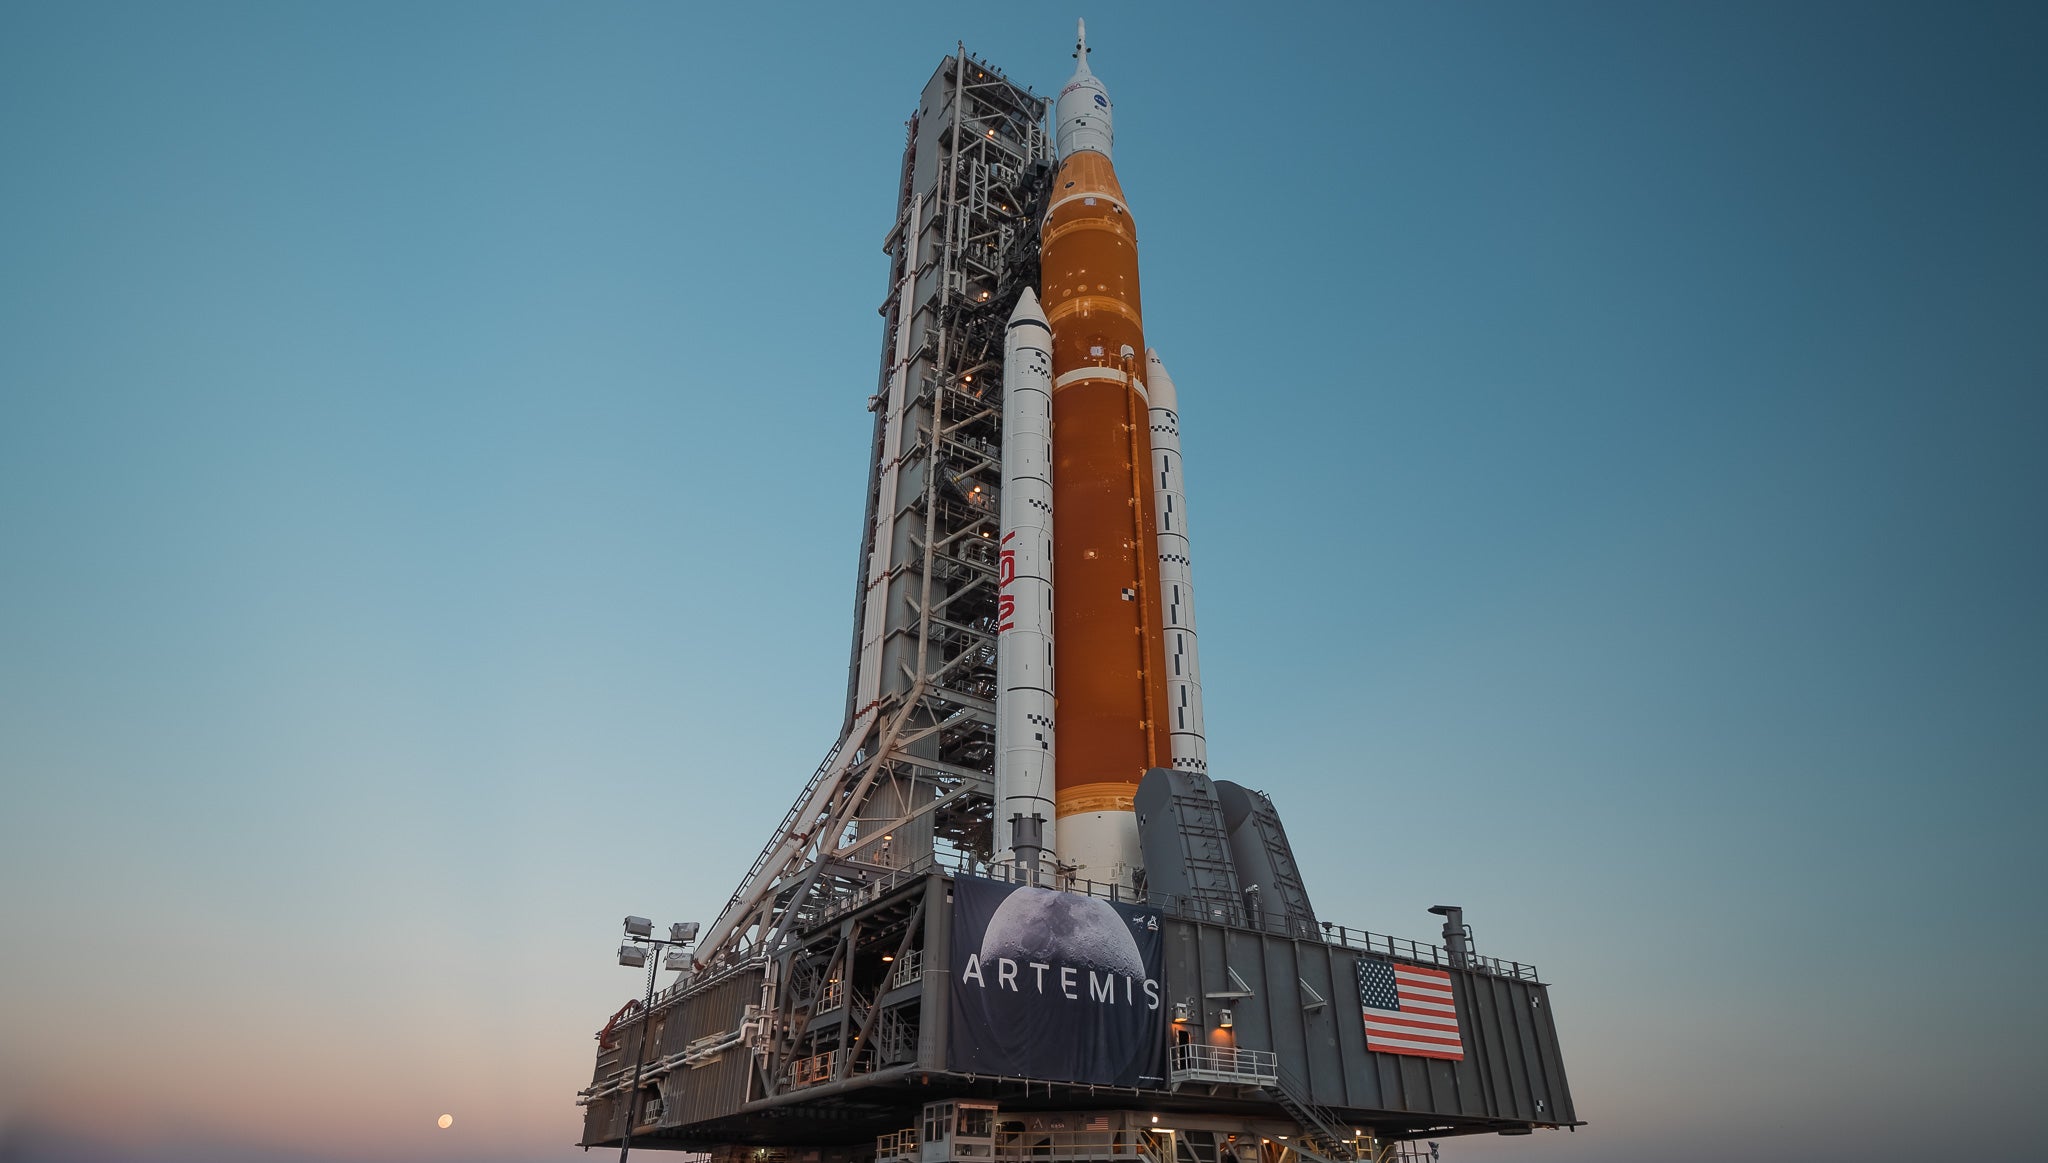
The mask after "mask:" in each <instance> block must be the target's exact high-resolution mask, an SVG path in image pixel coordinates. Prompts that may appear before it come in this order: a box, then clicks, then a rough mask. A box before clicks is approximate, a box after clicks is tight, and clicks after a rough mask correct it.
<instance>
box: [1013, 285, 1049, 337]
mask: <svg viewBox="0 0 2048 1163" xmlns="http://www.w3.org/2000/svg"><path fill="white" fill-rule="evenodd" d="M1019 323H1036V324H1038V325H1039V326H1041V327H1042V326H1044V325H1045V308H1043V307H1040V306H1039V305H1038V295H1037V294H1036V293H1035V292H1033V291H1032V289H1031V288H1030V287H1026V288H1024V293H1023V294H1021V295H1019V296H1017V306H1016V308H1015V309H1014V310H1012V311H1011V312H1010V326H1012V327H1015V326H1016V325H1017V324H1019Z"/></svg>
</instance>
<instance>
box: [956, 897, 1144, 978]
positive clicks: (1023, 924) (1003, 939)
mask: <svg viewBox="0 0 2048 1163" xmlns="http://www.w3.org/2000/svg"><path fill="white" fill-rule="evenodd" d="M996 957H1008V958H1009V959H1010V960H1012V961H1015V962H1017V963H1018V964H1019V965H1028V964H1030V963H1032V962H1034V961H1037V962H1041V963H1044V964H1048V965H1071V966H1074V967H1075V968H1077V969H1093V970H1096V971H1097V972H1100V973H1116V974H1124V975H1128V976H1130V977H1137V978H1143V977H1144V976H1145V959H1144V957H1143V956H1142V955H1140V954H1139V952H1138V942H1137V939H1136V938H1134V937H1132V936H1131V931H1130V923H1129V922H1128V921H1126V920H1124V918H1123V915H1122V914H1121V913H1119V912H1117V911H1116V910H1115V909H1113V908H1111V907H1110V905H1109V902H1108V901H1102V900H1097V899H1095V898H1094V897H1091V896H1082V895H1080V894H1078V893H1071V892H1054V891H1053V890H1051V889H1048V888H1020V889H1018V890H1017V891H1015V892H1013V893H1011V894H1010V895H1009V897H1008V898H1007V899H1005V900H1004V901H1003V903H1002V904H1001V905H998V906H997V907H996V912H995V915H994V916H992V917H990V918H989V922H988V932H987V933H986V934H984V935H983V937H982V939H981V959H982V960H983V961H988V960H991V959H992V958H996Z"/></svg>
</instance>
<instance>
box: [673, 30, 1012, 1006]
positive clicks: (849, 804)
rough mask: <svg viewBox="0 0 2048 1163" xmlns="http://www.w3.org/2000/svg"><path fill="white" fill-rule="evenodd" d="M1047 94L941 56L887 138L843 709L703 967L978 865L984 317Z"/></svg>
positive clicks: (993, 344) (987, 356) (995, 333)
mask: <svg viewBox="0 0 2048 1163" xmlns="http://www.w3.org/2000/svg"><path fill="white" fill-rule="evenodd" d="M1046 111H1047V103H1046V102H1045V101H1044V100H1042V99H1040V98H1039V97H1037V96H1035V95H1033V94H1032V92H1031V91H1030V90H1029V89H1026V88H1023V87H1020V86H1018V85H1015V84H1013V83H1011V82H1010V81H1009V80H1007V79H1006V78H1005V77H1004V76H1003V75H1002V74H1001V73H1000V72H999V71H998V70H997V69H995V68H994V67H993V66H991V65H989V64H988V63H986V62H985V61H982V60H980V59H979V58H977V57H975V56H973V55H972V54H970V53H968V52H967V51H966V49H965V48H960V49H958V50H957V51H956V52H955V54H954V55H953V57H952V58H951V59H949V60H948V61H946V62H945V63H944V64H942V65H941V66H940V68H939V70H938V71H937V72H936V73H934V74H933V76H932V78H931V80H930V81H929V82H928V83H927V84H926V85H925V89H924V93H923V96H922V98H921V99H920V101H919V105H918V110H917V112H916V114H915V115H914V116H913V117H912V118H911V120H910V123H909V128H908V134H907V136H906V140H905V143H904V149H903V165H902V172H901V181H900V183H899V187H898V196H897V207H896V221H895V225H894V226H893V227H892V228H891V229H890V231H889V234H888V237H887V238H886V240H885V241H884V243H883V250H884V252H885V253H886V254H888V255H889V258H890V264H889V284H888V288H889V289H888V298H887V299H886V300H885V301H884V302H883V303H882V306H881V315H882V318H883V329H882V330H883V343H882V354H881V368H880V376H879V387H878V388H877V390H876V392H875V394H874V395H873V396H871V397H870V398H869V400H868V407H869V410H870V411H872V412H874V413H875V424H874V437H873V445H872V450H871V456H870V461H869V470H868V489H867V514H866V517H865V519H864V521H863V525H862V528H863V538H862V542H861V552H860V571H859V574H858V578H857V584H856V590H855V600H854V635H853V649H852V659H851V663H850V666H849V675H848V681H847V699H846V718H845V722H844V725H843V728H842V730H841V733H840V737H839V741H838V742H837V743H836V744H835V745H834V746H833V748H832V749H831V751H830V752H829V753H828V754H827V755H826V756H825V760H824V762H823V763H821V764H819V765H818V769H817V770H816V772H814V773H813V774H812V776H811V779H810V782H809V783H808V784H807V785H806V787H805V788H804V791H803V794H802V795H801V796H799V797H798V799H797V801H796V803H795V804H793V805H792V806H791V807H790V809H789V812H788V813H787V814H786V815H785V816H784V817H783V820H782V823H781V824H780V825H779V826H778V827H777V828H776V830H775V833H774V835H773V836H771V837H770V838H769V841H768V843H767V845H766V846H765V847H763V848H762V850H761V854H760V856H759V857H758V858H757V859H756V860H755V861H754V864H753V867H752V868H750V869H749V870H748V872H747V875H746V877H745V878H744V879H743V880H742V881H741V883H740V886H739V888H738V889H737V890H736V891H735V892H734V893H733V896H732V899H731V901H729V902H728V903H727V905H726V908H725V910H724V912H723V913H722V914H721V915H720V916H719V918H718V919H717V920H716V921H715V922H713V923H712V924H711V926H710V927H709V928H708V929H707V930H706V932H705V934H704V943H703V945H702V947H701V952H700V953H699V958H700V960H701V962H702V963H703V964H704V965H705V966H707V967H710V966H731V965H735V964H739V963H743V962H746V961H750V960H756V959H759V958H762V957H763V956H764V955H766V954H769V953H772V952H773V951H774V949H775V948H776V946H777V945H778V943H779V942H781V941H782V940H784V939H786V938H787V936H788V935H789V933H790V932H791V931H792V930H793V929H795V928H800V927H804V926H807V925H808V924H809V923H810V922H811V921H812V920H813V919H815V918H816V917H818V916H819V915H820V914H821V913H822V912H823V911H824V910H826V909H828V908H830V907H831V906H832V905H833V904H834V903H835V902H838V901H841V900H843V899H845V897H846V896H847V895H848V894H849V893H854V892H858V891H860V890H861V889H862V888H864V887H866V886H868V885H871V884H873V883H874V882H875V881H876V880H877V879H878V878H881V877H886V876H888V875H889V874H891V873H892V872H895V871H897V870H900V869H905V868H909V867H912V866H917V865H924V866H928V865H929V864H930V863H931V862H932V858H933V857H935V856H939V857H945V858H947V859H948V861H949V862H950V863H970V864H971V863H974V862H976V861H979V860H984V859H986V858H987V854H988V853H989V851H990V847H991V838H992V837H991V832H990V828H991V821H990V817H991V814H992V810H991V807H990V791H991V772H992V769H993V768H992V765H993V761H994V754H995V649H996V646H995V598H996V553H995V544H996V521H997V489H998V487H999V484H1000V479H1001V467H1000V464H999V460H1000V451H1001V448H1002V430H1001V423H1002V383H1001V381H1002V357H1003V326H1004V322H1005V314H1006V312H1007V310H1008V308H1009V306H1010V305H1011V304H1012V303H1014V302H1015V300H1016V297H1017V294H1018V292H1019V291H1020V290H1021V289H1022V288H1023V287H1025V286H1029V285H1032V284H1034V283H1036V281H1037V278H1038V236H1037V230H1036V228H1035V222H1036V217H1035V214H1034V208H1035V206H1036V204H1037V203H1038V202H1039V201H1040V199H1041V198H1042V196H1043V189H1044V187H1045V185H1046V184H1047V182H1048V181H1049V176H1050V172H1051V161H1052V143H1051V141H1050V140H1049V138H1048V135H1047V133H1046V131H1045V126H1044V120H1045V114H1046Z"/></svg>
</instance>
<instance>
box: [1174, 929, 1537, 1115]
mask: <svg viewBox="0 0 2048 1163" xmlns="http://www.w3.org/2000/svg"><path fill="white" fill-rule="evenodd" d="M1361 956H1363V955H1362V954H1360V953H1358V952H1356V951H1355V950H1351V949H1346V948H1342V947H1339V946H1333V945H1324V944H1321V943H1318V942H1308V941H1294V940H1289V939H1287V938H1284V937H1277V936H1272V935H1269V934H1262V933H1254V932H1247V931H1244V930H1241V929H1226V928H1223V927H1221V926H1216V925H1203V924H1197V923H1194V922H1189V921H1179V920H1169V921H1168V922H1167V934H1166V991H1167V1000H1168V1001H1169V1003H1176V1002H1185V1003H1188V1004H1189V1006H1190V1009H1191V1018H1192V1020H1191V1021H1190V1022H1189V1023H1188V1031H1189V1033H1190V1035H1191V1036H1192V1037H1193V1038H1194V1039H1195V1040H1197V1041H1198V1042H1204V1043H1207V1044H1211V1045H1235V1046H1238V1047H1240V1048H1242V1049H1247V1050H1273V1051H1276V1052H1277V1053H1278V1054H1279V1058H1280V1062H1281V1064H1282V1067H1283V1069H1285V1070H1287V1071H1288V1072H1290V1073H1292V1074H1294V1075H1295V1076H1297V1077H1298V1078H1300V1079H1301V1080H1302V1081H1303V1082H1304V1083H1305V1084H1306V1086H1307V1089H1308V1091H1309V1096H1310V1097H1311V1098H1313V1099H1314V1100H1315V1101H1316V1102H1318V1103H1320V1104H1322V1105H1324V1106H1327V1107H1332V1108H1339V1109H1345V1110H1350V1111H1356V1112H1365V1111H1374V1110H1387V1111H1407V1112H1415V1113H1430V1114H1443V1115H1459V1116H1465V1117H1470V1118H1500V1119H1514V1120H1520V1121H1525V1122H1536V1123H1569V1122H1573V1121H1574V1120H1575V1118H1576V1116H1575V1115H1574V1113H1573V1110H1572V1102H1571V1091H1570V1089H1569V1087H1568V1086H1567V1085H1566V1083H1565V1076H1564V1067H1563V1059H1562V1057H1561V1056H1560V1054H1559V1053H1558V1046H1557V1029H1556V1027H1555V1026H1554V1025H1553V1024H1552V1022H1551V1019H1550V1008H1549V1003H1548V1000H1547V998H1546V994H1547V992H1548V991H1547V988H1546V987H1545V986H1542V985H1539V984H1537V983H1535V982H1529V981H1510V980H1507V979H1504V978H1497V977H1493V976H1490V975H1487V974H1482V973H1475V972H1469V971H1465V970H1455V969H1454V970H1451V971H1450V974H1451V979H1452V988H1453V989H1454V991H1455V992H1456V995H1457V1000H1458V1012H1459V1014H1460V1015H1461V1025H1462V1031H1463V1037H1464V1039H1465V1042H1466V1045H1465V1058H1464V1060H1463V1061H1461V1062H1452V1061H1447V1060H1443V1059H1436V1058H1418V1057H1413V1056H1410V1055H1405V1054H1382V1053H1377V1052H1373V1051H1369V1050H1367V1049H1366V1048H1365V1021H1364V1012H1363V1010H1362V1009H1361V1007H1360V1005H1359V1000H1358V985H1357V980H1358V979H1357V965H1358V959H1359V958H1360V957H1361ZM1233 971H1234V972H1235V973H1236V975H1237V980H1236V981H1233V980H1232V978H1231V973H1232V972H1233ZM1239 982H1241V983H1242V985H1241V986H1240V985H1239V984H1238V983H1239ZM1304 986H1306V987H1307V989H1306V990H1305V989H1304V988H1303V987H1304ZM1240 988H1242V989H1244V990H1248V991H1249V992H1250V994H1251V996H1249V997H1244V998H1235V999H1225V998H1218V999H1209V998H1207V997H1205V996H1204V995H1206V994H1210V993H1226V992H1232V991H1237V990H1239V989H1240ZM1310 991H1312V992H1313V996H1311V992H1310ZM1316 997H1320V998H1321V999H1322V1003H1323V1004H1320V1005H1318V1004H1316V1002H1315V998H1316ZM1226 1007H1227V1008H1229V1009H1230V1010H1231V1014H1232V1018H1233V1023H1234V1024H1233V1025H1232V1027H1231V1028H1230V1029H1229V1030H1222V1029H1219V1028H1218V1022H1219V1020H1220V1018H1221V1011H1222V1010H1223V1009H1224V1008H1226Z"/></svg>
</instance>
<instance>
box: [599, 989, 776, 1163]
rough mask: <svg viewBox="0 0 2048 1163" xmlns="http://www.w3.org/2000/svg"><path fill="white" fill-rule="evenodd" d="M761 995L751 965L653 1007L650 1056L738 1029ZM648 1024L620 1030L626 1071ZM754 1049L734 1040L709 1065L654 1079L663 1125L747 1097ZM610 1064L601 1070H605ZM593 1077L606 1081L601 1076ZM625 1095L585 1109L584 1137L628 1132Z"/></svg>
mask: <svg viewBox="0 0 2048 1163" xmlns="http://www.w3.org/2000/svg"><path fill="white" fill-rule="evenodd" d="M760 1000H761V974H760V971H758V970H755V971H751V972H744V973H736V974H734V975H733V976H731V977H729V978H727V979H725V980H724V981H721V982H718V983H717V984H715V985H713V986H712V987H711V988H709V989H707V990H705V991H704V992H703V993H701V994H697V995H695V996H692V997H688V998H685V999H683V1000H682V1001H681V1002H679V1003H676V1004H674V1005H670V1006H665V1007H662V1008H659V1009H656V1010H655V1012H654V1025H655V1027H656V1028H657V1029H658V1030H659V1032H660V1037H659V1039H658V1040H657V1041H656V1044H655V1046H654V1049H653V1053H652V1054H651V1055H649V1056H648V1060H653V1059H659V1058H661V1057H663V1056H665V1055H668V1054H673V1053H676V1052H677V1051H679V1050H682V1049H684V1048H685V1047H687V1046H688V1045H689V1044H690V1043H692V1042H694V1041H696V1040H697V1039H699V1038H708V1037H710V1036H712V1035H713V1034H724V1033H729V1032H731V1031H734V1030H737V1029H739V1024H740V1021H741V1019H742V1017H743V1016H744V1015H745V1012H746V1007H748V1006H750V1005H752V1004H754V1003H755V1002H758V1001H760ZM645 1032H646V1026H645V1025H644V1024H643V1023H640V1022H635V1023H633V1025H632V1026H630V1027H628V1028H627V1029H626V1030H625V1031H623V1034H622V1036H621V1046H620V1050H621V1053H620V1055H619V1059H618V1061H619V1064H620V1065H622V1066H623V1068H624V1071H623V1072H625V1073H630V1072H631V1071H632V1069H633V1063H634V1061H635V1057H636V1055H638V1054H639V1053H640V1051H641V1048H642V1042H641V1039H642V1037H643V1036H644V1035H645ZM752 1061H753V1059H752V1055H751V1054H750V1053H749V1052H748V1051H747V1049H746V1047H744V1046H734V1047H732V1048H730V1049H728V1050H726V1051H725V1056H724V1057H723V1058H721V1059H719V1060H718V1061H716V1062H714V1063H712V1064H711V1065H708V1066H700V1067H698V1068H696V1069H694V1070H692V1069H684V1070H679V1071H676V1072H674V1073H673V1074H670V1075H668V1076H667V1077H665V1078H663V1079H660V1080H658V1083H657V1084H658V1085H659V1086H660V1089H661V1105H662V1110H661V1119H660V1125H661V1126H664V1127H673V1126H680V1125H682V1124H684V1123H693V1122H699V1121H702V1120H705V1119H711V1118H717V1117H719V1116H721V1115H727V1114H731V1113H732V1112H733V1111H734V1110H737V1109H738V1108H739V1106H740V1104H741V1103H744V1102H746V1101H747V1071H748V1070H749V1069H751V1065H752ZM610 1073H611V1070H610V1069H607V1070H606V1071H605V1074H607V1075H609V1074H610ZM594 1081H597V1082H604V1081H606V1079H605V1078H603V1077H600V1078H597V1079H595V1080H594ZM626 1097H627V1096H626V1095H624V1094H615V1095H612V1096H610V1097H608V1098H601V1099H598V1100H596V1101H594V1102H592V1103H591V1104H590V1105H589V1106H588V1107H587V1108H585V1110H584V1116H583V1118H584V1122H583V1141H584V1142H585V1143H606V1142H615V1141H617V1140H618V1139H619V1138H621V1137H622V1136H624V1134H625V1133H626Z"/></svg>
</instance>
